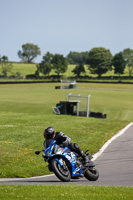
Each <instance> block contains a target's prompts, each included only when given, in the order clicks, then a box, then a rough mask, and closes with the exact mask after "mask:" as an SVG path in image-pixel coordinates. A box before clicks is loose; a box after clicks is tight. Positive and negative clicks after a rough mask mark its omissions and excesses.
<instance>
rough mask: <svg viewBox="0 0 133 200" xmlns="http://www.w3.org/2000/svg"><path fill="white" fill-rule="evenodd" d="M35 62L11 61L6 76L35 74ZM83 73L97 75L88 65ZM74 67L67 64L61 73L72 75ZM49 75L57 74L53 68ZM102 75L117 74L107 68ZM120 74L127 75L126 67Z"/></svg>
mask: <svg viewBox="0 0 133 200" xmlns="http://www.w3.org/2000/svg"><path fill="white" fill-rule="evenodd" d="M36 65H37V64H35V63H33V64H26V63H21V62H20V63H12V66H13V68H12V71H11V72H9V73H8V76H11V75H16V73H18V72H19V73H20V76H21V77H25V76H26V75H28V74H35V72H36V70H37V67H36ZM84 67H85V73H81V74H80V75H81V76H85V75H86V76H90V77H97V75H96V74H91V72H90V70H89V69H88V66H87V65H85V66H84ZM74 68H75V65H68V69H67V71H66V72H65V73H63V74H62V75H63V76H64V78H66V77H74V76H75V75H74V73H73V72H72V71H73V69H74ZM0 75H2V71H1V67H0ZM42 75H43V74H41V73H40V76H42ZM49 75H50V76H52V75H57V74H56V73H55V71H54V70H52V71H51V72H50V74H49ZM102 76H103V77H106V76H113V77H115V76H118V74H115V73H114V70H109V71H108V72H107V73H105V74H103V75H102ZM122 76H127V77H128V76H129V72H128V68H127V67H126V68H125V70H124V74H122V75H121V77H122Z"/></svg>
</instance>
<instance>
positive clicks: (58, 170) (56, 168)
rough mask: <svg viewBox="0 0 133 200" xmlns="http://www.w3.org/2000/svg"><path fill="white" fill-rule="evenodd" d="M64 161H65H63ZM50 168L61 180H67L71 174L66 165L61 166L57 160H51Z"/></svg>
mask: <svg viewBox="0 0 133 200" xmlns="http://www.w3.org/2000/svg"><path fill="white" fill-rule="evenodd" d="M63 162H65V161H63ZM51 168H52V171H53V172H54V173H55V175H56V176H57V178H59V179H60V180H61V181H63V182H68V181H70V179H71V174H70V171H69V169H68V167H67V165H63V166H61V165H60V164H59V163H58V162H57V160H53V161H52V162H51Z"/></svg>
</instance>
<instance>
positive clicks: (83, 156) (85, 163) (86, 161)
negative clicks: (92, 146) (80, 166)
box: [80, 151, 89, 167]
mask: <svg viewBox="0 0 133 200" xmlns="http://www.w3.org/2000/svg"><path fill="white" fill-rule="evenodd" d="M80 155H81V157H82V158H83V160H84V166H85V167H88V165H89V158H88V156H87V155H86V153H85V152H84V151H81V154H80Z"/></svg>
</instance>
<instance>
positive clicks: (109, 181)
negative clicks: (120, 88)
mask: <svg viewBox="0 0 133 200" xmlns="http://www.w3.org/2000/svg"><path fill="white" fill-rule="evenodd" d="M97 156H98V157H97ZM97 156H96V158H95V155H94V161H93V162H94V163H95V165H96V168H97V169H98V170H99V174H100V176H99V179H98V180H97V181H95V182H91V181H88V180H86V179H85V178H80V179H72V180H71V181H70V182H61V181H60V180H59V179H58V178H56V177H55V175H53V174H52V175H47V176H41V177H32V178H13V179H11V178H10V179H4V178H1V179H0V184H8V185H25V184H28V185H35V184H36V185H37V184H41V185H46V184H47V185H64V184H65V185H66V184H67V185H68V184H78V185H104V186H133V123H130V124H129V125H128V126H127V127H125V129H123V130H122V131H121V132H120V133H118V134H117V135H116V136H115V137H113V138H112V140H110V141H108V143H106V144H105V145H104V147H103V148H102V149H101V152H99V153H98V154H97Z"/></svg>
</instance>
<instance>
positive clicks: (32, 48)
mask: <svg viewBox="0 0 133 200" xmlns="http://www.w3.org/2000/svg"><path fill="white" fill-rule="evenodd" d="M38 55H41V51H40V48H39V47H38V46H37V45H34V44H31V43H27V44H23V45H22V51H20V50H19V51H18V57H19V58H20V59H22V61H23V62H27V63H32V62H33V60H34V59H35V58H36V57H37V56H38Z"/></svg>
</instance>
